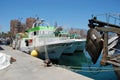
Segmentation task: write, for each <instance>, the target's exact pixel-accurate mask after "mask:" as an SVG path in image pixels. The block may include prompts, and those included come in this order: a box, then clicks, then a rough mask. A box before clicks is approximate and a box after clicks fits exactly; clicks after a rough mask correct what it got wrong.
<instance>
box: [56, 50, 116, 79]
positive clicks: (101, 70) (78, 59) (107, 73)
mask: <svg viewBox="0 0 120 80" xmlns="http://www.w3.org/2000/svg"><path fill="white" fill-rule="evenodd" d="M100 59H101V56H100V57H99V59H98V61H97V63H96V64H93V63H92V62H91V60H90V57H89V55H88V54H86V53H84V52H75V53H74V54H73V55H62V56H61V57H60V59H59V61H58V64H59V65H60V66H61V67H64V68H66V69H69V70H71V71H74V72H76V73H78V74H82V75H85V76H87V77H90V78H92V79H95V80H102V79H103V80H117V76H116V74H115V72H114V70H113V67H112V65H107V66H101V65H100Z"/></svg>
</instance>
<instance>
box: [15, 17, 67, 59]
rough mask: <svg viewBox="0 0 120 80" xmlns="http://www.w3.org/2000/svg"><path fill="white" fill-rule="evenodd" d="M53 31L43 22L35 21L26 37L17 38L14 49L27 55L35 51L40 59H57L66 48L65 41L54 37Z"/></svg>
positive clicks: (53, 28) (52, 28)
mask: <svg viewBox="0 0 120 80" xmlns="http://www.w3.org/2000/svg"><path fill="white" fill-rule="evenodd" d="M54 31H55V27H51V26H44V25H43V21H40V20H39V19H37V20H36V22H35V23H34V24H33V27H32V28H31V29H29V30H27V33H28V37H22V38H19V37H20V36H21V35H19V37H17V39H16V41H15V42H14V43H15V48H16V49H19V50H21V51H24V52H28V53H30V52H31V51H32V50H34V49H35V50H37V51H38V53H39V54H38V56H39V57H40V58H43V59H45V58H46V57H47V58H48V57H49V58H50V59H59V57H60V56H61V54H62V53H63V50H64V49H65V47H66V40H61V39H60V38H59V37H55V34H54ZM46 54H47V55H46Z"/></svg>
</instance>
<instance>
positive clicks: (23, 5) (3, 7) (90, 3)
mask: <svg viewBox="0 0 120 80" xmlns="http://www.w3.org/2000/svg"><path fill="white" fill-rule="evenodd" d="M119 5H120V0H0V31H2V32H7V31H10V20H14V19H19V20H21V21H22V22H23V23H25V20H26V18H29V17H36V16H37V17H39V18H41V19H44V20H45V21H46V22H48V23H49V24H50V25H52V26H53V25H54V24H55V22H57V24H58V26H63V27H64V28H77V29H88V26H87V25H88V20H89V19H91V18H92V15H99V14H105V13H117V14H120V6H119Z"/></svg>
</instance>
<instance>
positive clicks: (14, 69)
mask: <svg viewBox="0 0 120 80" xmlns="http://www.w3.org/2000/svg"><path fill="white" fill-rule="evenodd" d="M0 47H1V48H3V49H4V50H0V52H1V53H5V54H8V55H11V56H12V57H13V58H15V59H16V61H15V62H13V63H12V64H11V65H10V66H8V67H7V68H5V69H2V70H0V76H1V77H0V80H93V79H91V78H88V77H85V76H83V75H80V74H77V73H74V72H72V71H69V70H67V69H64V68H61V67H56V66H54V65H53V66H51V67H45V66H44V63H43V60H41V59H38V58H35V57H32V56H30V55H28V54H26V53H24V52H21V51H18V50H13V49H12V48H11V47H9V46H5V45H0Z"/></svg>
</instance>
